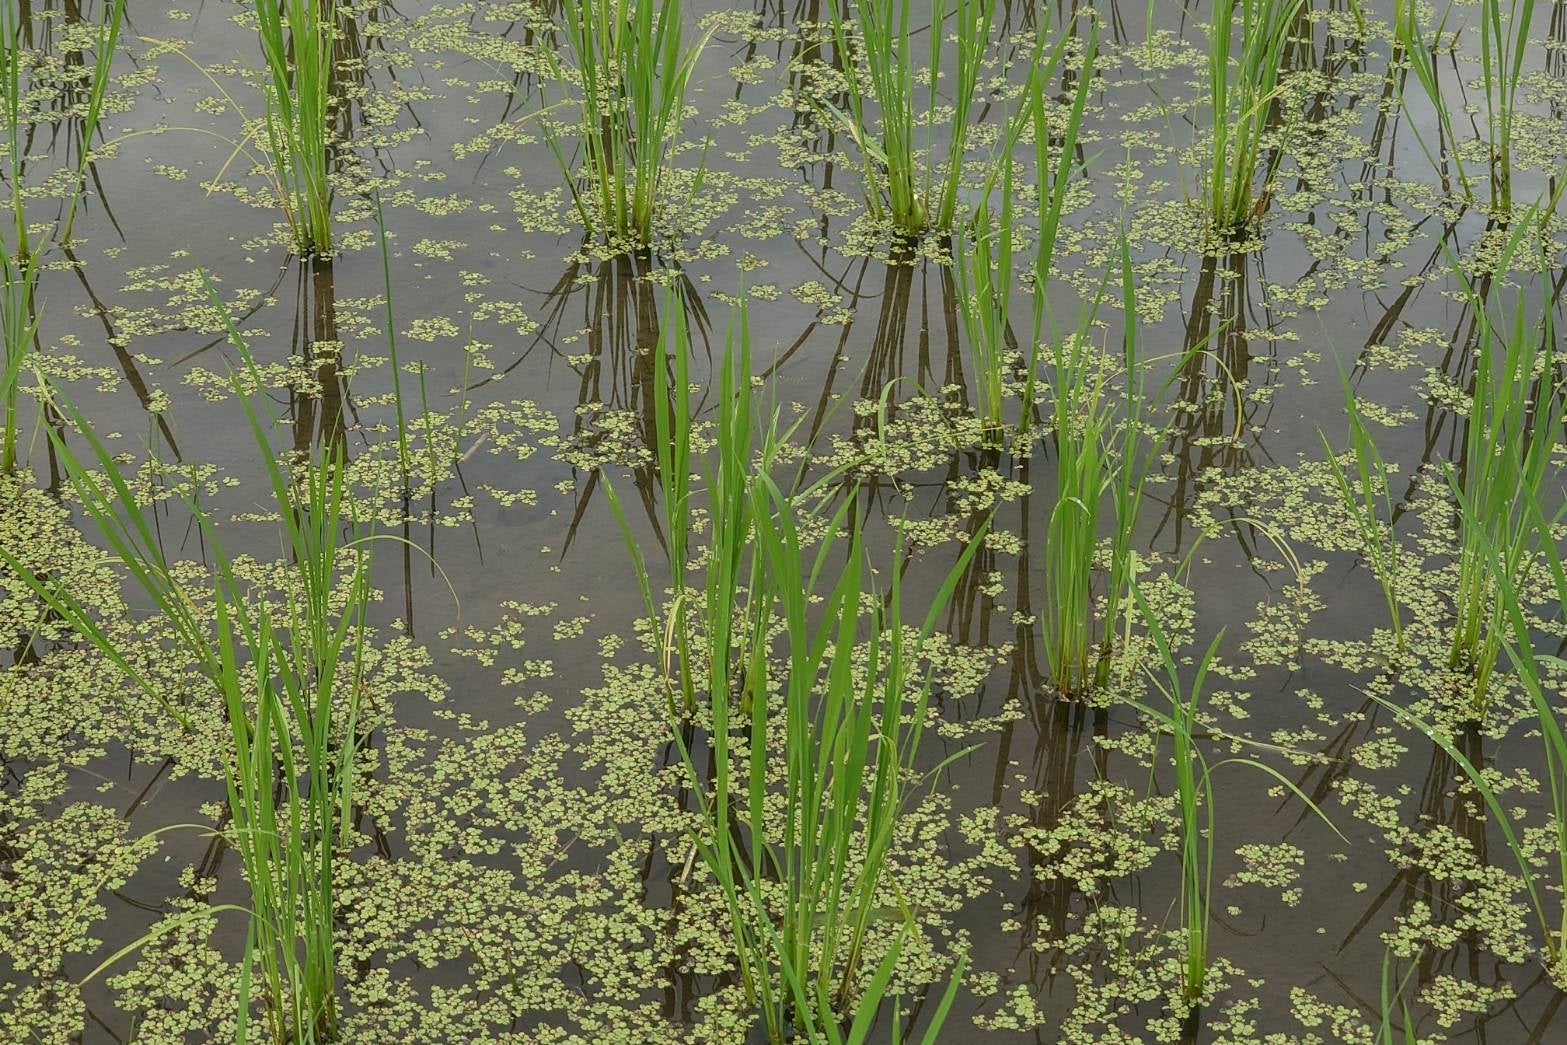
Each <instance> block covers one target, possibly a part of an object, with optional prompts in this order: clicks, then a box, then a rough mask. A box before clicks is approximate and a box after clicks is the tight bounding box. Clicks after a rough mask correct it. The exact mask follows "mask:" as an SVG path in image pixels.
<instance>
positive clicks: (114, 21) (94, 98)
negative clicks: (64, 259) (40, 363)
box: [0, 0, 125, 475]
mask: <svg viewBox="0 0 1567 1045" xmlns="http://www.w3.org/2000/svg"><path fill="white" fill-rule="evenodd" d="M24 10H25V9H24V8H20V7H18V6H17V5H15V4H11V3H7V4H5V5H4V6H3V7H0V48H3V52H0V133H3V142H0V149H3V153H0V155H3V157H4V163H5V176H4V180H5V184H6V186H7V187H8V188H9V190H10V199H9V200H7V201H6V203H7V206H6V210H7V214H6V217H5V219H4V220H3V221H0V280H3V283H4V285H3V286H0V412H3V416H0V474H6V475H9V474H11V473H13V472H14V471H15V470H16V467H17V464H18V457H19V436H18V431H17V427H18V424H19V423H20V422H19V407H20V403H19V399H18V397H19V394H20V387H19V386H20V382H21V377H22V373H23V371H24V369H25V367H26V361H27V357H28V354H29V353H30V352H31V350H32V347H33V343H34V340H35V339H36V336H37V333H38V307H39V301H38V294H37V290H38V281H39V276H40V274H41V273H42V271H43V257H44V255H45V254H46V253H47V252H48V250H49V247H50V245H51V244H52V242H53V241H54V239H55V237H56V236H58V237H59V238H60V239H62V240H68V239H69V238H70V235H71V229H72V227H73V224H74V222H75V218H76V211H77V207H78V205H79V204H80V202H81V197H82V185H83V180H84V176H85V173H86V170H87V165H88V162H89V161H90V159H91V152H90V147H91V145H92V141H93V139H94V137H95V136H96V135H97V133H98V125H99V122H100V121H101V119H102V116H103V102H104V97H105V95H106V93H107V92H108V88H109V72H110V66H111V65H112V63H113V61H114V49H115V46H116V45H117V44H118V42H119V38H120V25H121V23H122V21H123V20H124V16H125V3H124V0H114V2H113V3H110V4H106V5H105V6H104V9H103V15H102V18H101V19H100V21H99V23H98V25H97V27H96V40H95V41H94V56H93V67H92V70H91V72H90V79H89V81H88V85H87V99H86V106H85V109H84V111H83V114H82V118H81V119H82V123H81V141H82V147H81V149H80V150H78V152H77V155H76V160H75V162H74V163H73V164H71V169H70V171H69V178H68V179H67V180H66V182H65V190H64V192H65V199H64V213H63V215H62V216H61V217H60V219H59V220H58V222H57V223H56V224H54V225H53V226H52V227H51V228H50V229H49V230H48V231H47V232H44V233H39V232H38V231H37V229H36V227H35V223H34V219H33V218H31V217H30V216H29V214H28V212H27V204H26V200H27V197H28V188H27V184H26V178H27V166H28V162H29V157H28V156H27V155H26V151H27V150H26V142H27V139H28V133H29V126H30V124H31V118H32V109H33V105H34V104H35V102H34V101H33V100H31V99H30V95H31V93H32V91H33V87H34V85H33V83H32V81H31V68H30V63H29V58H28V55H27V53H26V51H25V50H24V48H23V29H24V26H23V11H24Z"/></svg>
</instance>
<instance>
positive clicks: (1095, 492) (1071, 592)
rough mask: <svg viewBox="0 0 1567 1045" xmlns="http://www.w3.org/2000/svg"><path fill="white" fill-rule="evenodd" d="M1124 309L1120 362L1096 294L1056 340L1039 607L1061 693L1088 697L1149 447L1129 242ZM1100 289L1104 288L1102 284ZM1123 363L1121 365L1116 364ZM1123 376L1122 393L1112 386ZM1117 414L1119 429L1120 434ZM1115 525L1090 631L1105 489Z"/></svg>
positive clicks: (1102, 654) (1122, 576)
mask: <svg viewBox="0 0 1567 1045" xmlns="http://www.w3.org/2000/svg"><path fill="white" fill-rule="evenodd" d="M1120 282H1121V305H1122V308H1123V312H1124V318H1123V321H1124V323H1125V332H1124V335H1123V341H1122V345H1123V350H1122V357H1121V360H1120V361H1119V366H1118V367H1117V366H1114V365H1112V363H1111V362H1110V361H1109V360H1107V359H1105V358H1104V357H1103V356H1102V355H1101V353H1100V351H1099V349H1098V346H1097V345H1096V344H1095V342H1094V339H1093V337H1092V336H1091V334H1092V331H1093V324H1094V319H1095V316H1096V314H1097V310H1098V301H1097V295H1096V301H1095V303H1094V305H1093V306H1092V307H1090V308H1088V309H1085V310H1084V312H1083V314H1082V317H1081V319H1080V320H1079V323H1078V326H1077V328H1076V330H1074V331H1073V332H1072V333H1071V334H1070V335H1069V336H1067V337H1061V338H1055V339H1053V341H1052V344H1051V348H1050V366H1049V368H1048V371H1047V373H1048V374H1049V389H1050V391H1049V402H1050V404H1051V408H1052V409H1051V436H1050V443H1051V445H1052V446H1053V448H1054V449H1055V452H1056V491H1055V493H1056V496H1055V503H1054V506H1053V507H1052V508H1051V511H1050V521H1049V527H1048V529H1047V531H1046V538H1045V576H1046V582H1045V583H1046V588H1045V597H1044V605H1043V608H1042V612H1041V619H1042V622H1043V624H1042V628H1043V638H1044V642H1043V648H1044V654H1045V661H1046V667H1047V670H1048V672H1049V677H1050V681H1051V683H1052V685H1053V686H1054V688H1055V690H1056V692H1058V693H1060V694H1063V695H1073V696H1084V695H1086V694H1088V693H1089V692H1090V691H1092V690H1093V689H1094V688H1095V686H1096V685H1103V684H1104V683H1105V682H1106V681H1107V679H1108V672H1109V658H1110V649H1111V644H1112V639H1111V636H1112V635H1113V633H1114V631H1115V628H1116V625H1117V622H1118V621H1119V619H1120V616H1121V613H1122V611H1123V610H1124V608H1125V605H1126V602H1125V599H1126V597H1127V594H1128V591H1127V586H1128V584H1129V582H1130V578H1131V562H1132V548H1131V540H1132V534H1133V531H1134V530H1135V529H1136V526H1137V517H1138V514H1139V512H1140V509H1141V502H1142V491H1143V483H1144V480H1145V478H1146V476H1147V472H1148V467H1149V463H1150V462H1149V450H1150V447H1149V446H1148V441H1147V438H1146V433H1145V432H1144V427H1143V416H1144V411H1145V404H1144V392H1143V383H1142V367H1143V360H1141V359H1139V354H1138V340H1137V309H1136V287H1135V283H1134V280H1133V275H1132V263H1131V254H1130V247H1129V245H1128V244H1127V243H1126V241H1125V238H1124V237H1123V239H1122V243H1121V257H1120ZM1101 293H1102V291H1101ZM1117 371H1119V373H1117ZM1118 376H1119V377H1121V378H1122V379H1123V380H1124V381H1125V390H1124V394H1123V395H1122V396H1120V397H1117V396H1114V395H1112V394H1111V392H1110V384H1111V382H1112V381H1113V380H1114V379H1115V378H1116V377H1118ZM1118 413H1119V414H1120V415H1121V437H1120V439H1119V440H1117V439H1116V438H1115V427H1116V416H1117V414H1118ZM1107 496H1109V498H1110V508H1111V511H1112V514H1113V519H1112V526H1113V528H1114V529H1113V533H1112V536H1111V541H1110V549H1109V551H1110V556H1109V570H1108V584H1107V587H1106V590H1105V608H1104V615H1103V619H1102V622H1101V623H1102V632H1103V633H1102V636H1101V638H1100V639H1099V640H1098V641H1096V640H1095V638H1094V596H1093V577H1094V572H1095V563H1096V561H1097V559H1098V549H1099V528H1100V522H1101V520H1102V519H1103V514H1104V513H1103V507H1104V502H1105V498H1106V497H1107Z"/></svg>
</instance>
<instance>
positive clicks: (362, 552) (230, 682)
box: [0, 286, 371, 1042]
mask: <svg viewBox="0 0 1567 1045" xmlns="http://www.w3.org/2000/svg"><path fill="white" fill-rule="evenodd" d="M209 293H210V286H209ZM211 297H212V301H213V304H214V306H215V307H216V308H218V309H219V310H220V312H222V314H223V315H224V318H225V321H226V322H227V324H228V331H229V336H230V339H231V341H232V343H233V345H234V347H235V348H236V350H237V351H238V352H239V354H240V356H241V358H242V360H243V361H244V376H243V377H241V376H240V375H237V374H236V375H231V386H232V389H233V391H234V392H235V394H236V396H237V397H238V399H239V401H240V402H241V404H242V405H243V408H244V411H245V417H246V420H247V422H248V424H249V427H250V430H251V433H252V435H253V436H254V438H255V442H256V447H257V449H258V451H259V455H260V457H261V458H262V459H263V460H264V461H265V466H266V471H267V474H268V476H269V479H270V483H271V487H272V496H273V499H274V501H275V503H276V505H277V512H278V517H279V519H280V520H281V526H282V537H283V545H284V550H285V554H286V557H287V561H288V562H289V563H290V565H291V566H292V569H291V571H290V573H289V578H288V581H287V583H286V586H285V588H284V590H283V592H282V599H281V604H276V603H274V602H272V601H269V600H268V599H267V598H266V597H264V596H258V595H257V594H255V592H254V590H253V589H254V583H253V578H252V577H250V576H249V575H248V574H247V573H245V572H244V571H243V570H241V569H240V568H239V567H238V566H237V565H236V563H235V562H234V561H233V560H232V559H230V558H229V556H228V555H227V554H226V553H225V551H224V548H223V544H222V542H221V540H220V539H219V531H218V530H217V528H216V526H215V524H214V520H213V519H212V517H211V516H210V515H209V514H208V513H207V512H206V511H205V510H204V509H203V508H202V507H201V505H200V504H199V503H197V502H196V501H195V500H193V499H192V500H191V501H190V502H189V507H190V509H191V511H192V514H193V516H194V518H195V522H196V524H197V525H198V526H199V527H200V530H201V533H202V537H203V540H204V541H205V543H206V546H207V547H208V548H209V549H211V550H212V553H213V556H214V558H215V565H214V567H213V571H212V584H211V587H210V589H205V590H191V589H190V588H189V587H188V584H187V582H182V581H181V580H180V579H179V577H178V574H177V572H176V571H175V570H174V569H173V568H172V566H171V564H170V563H169V562H168V561H167V559H166V558H165V556H164V552H163V550H162V545H161V543H160V541H159V538H158V535H157V532H156V529H155V526H156V524H155V522H154V521H153V520H152V519H151V518H150V517H149V512H148V510H147V509H146V508H145V507H144V506H143V505H142V504H141V502H140V501H139V500H138V497H137V494H136V492H135V491H133V490H132V489H131V487H130V485H129V484H128V483H127V482H126V480H125V479H124V478H123V477H122V476H121V474H120V472H119V470H118V466H117V464H116V462H115V459H114V455H113V452H112V451H111V450H110V449H109V447H108V446H107V445H106V444H105V443H104V442H103V440H102V439H101V438H100V437H99V436H98V435H97V434H96V433H95V431H94V429H93V426H92V425H91V424H90V423H89V421H88V420H87V418H85V417H84V416H83V415H82V414H81V413H80V412H79V411H78V410H77V409H76V408H75V407H74V406H73V405H71V404H70V403H69V402H66V401H64V400H63V398H59V397H56V403H55V405H56V406H57V407H58V408H59V409H61V410H62V412H63V413H64V414H65V416H67V417H68V419H69V420H70V421H71V422H72V423H73V427H74V429H75V433H76V434H77V435H78V436H79V437H80V438H81V439H82V440H83V443H84V445H85V446H86V447H87V450H88V453H87V454H86V455H85V456H83V455H79V454H78V453H77V451H76V450H75V449H74V448H73V447H72V445H71V444H70V442H68V441H67V439H66V437H65V436H64V435H62V434H61V433H58V432H56V431H55V430H54V429H52V428H51V429H50V438H51V440H52V442H53V444H54V448H55V451H56V454H57V455H58V457H59V459H60V461H61V462H62V464H63V466H64V469H65V472H66V474H67V476H68V477H69V479H70V481H71V483H72V485H73V487H74V488H75V490H76V493H77V496H78V498H79V499H80V501H81V504H82V506H83V508H84V509H85V511H86V514H87V515H88V516H89V517H90V518H91V520H92V521H93V523H94V524H95V525H96V528H97V530H98V532H99V533H100V534H101V535H102V537H103V539H104V541H105V542H106V543H107V544H108V546H109V549H110V551H111V552H112V553H113V554H114V555H115V557H116V558H117V560H118V561H119V562H120V563H121V565H122V566H123V567H124V568H125V570H126V571H127V572H128V573H129V574H130V577H131V579H132V580H133V581H134V582H135V584H136V586H137V587H138V588H139V589H140V590H141V592H142V593H143V594H144V595H145V596H146V597H147V598H148V599H149V600H150V601H151V603H152V605H153V606H154V607H155V608H156V610H157V611H158V612H159V613H160V614H162V615H163V616H164V617H165V618H166V619H167V620H168V621H169V623H170V624H171V626H172V631H173V634H174V636H175V642H176V647H177V650H178V654H179V655H181V656H184V657H188V658H189V659H190V661H191V662H192V663H194V664H196V665H198V666H199V667H200V669H201V671H202V673H203V674H204V675H205V676H206V677H207V679H208V681H209V682H210V683H211V685H212V687H213V694H212V695H213V696H214V697H216V698H217V699H218V700H220V701H221V704H222V707H223V709H224V711H225V713H226V717H227V721H228V726H229V736H228V740H229V744H230V747H229V750H228V751H227V756H228V757H227V759H226V763H225V782H226V785H227V795H228V807H229V815H230V819H231V827H230V828H229V833H230V835H231V837H230V844H231V845H232V846H233V847H234V848H235V849H237V850H238V851H239V853H240V857H241V859H242V861H243V863H244V869H245V879H246V882H247V884H248V887H249V906H248V922H249V929H248V933H247V937H246V948H245V955H244V959H243V965H242V971H241V1000H240V1005H241V1008H240V1011H239V1014H238V1028H239V1030H238V1034H239V1039H240V1040H244V1038H245V1034H246V1027H247V1026H248V1024H249V1022H250V1019H251V1014H250V994H251V991H252V989H255V990H257V991H259V994H260V996H261V1000H262V1005H263V1010H264V1019H265V1022H266V1032H267V1034H268V1036H269V1037H270V1039H271V1040H272V1041H276V1042H322V1041H329V1040H332V1039H333V1038H334V1037H335V1036H336V1027H337V1021H338V1013H339V1001H338V996H337V972H336V956H335V953H334V948H333V937H334V932H335V918H336V911H335V909H334V899H333V898H334V881H335V879H336V877H337V867H338V861H339V860H341V859H342V855H343V854H342V845H343V838H344V836H345V833H346V831H347V830H348V818H349V817H350V815H351V810H352V807H353V791H354V779H355V775H356V773H357V769H356V767H355V764H354V762H355V756H356V754H357V752H358V751H359V750H360V748H361V746H362V744H363V740H364V737H363V735H362V734H363V730H362V728H361V726H360V716H361V712H362V708H363V701H364V689H363V686H362V682H361V679H362V672H363V654H364V624H365V612H366V608H367V606H368V604H369V600H370V594H371V590H370V567H371V554H370V549H371V537H369V536H368V535H366V534H364V533H363V532H361V531H358V530H357V529H355V524H354V522H353V518H352V516H353V512H352V507H351V500H350V494H349V492H348V489H347V485H346V479H345V461H344V459H343V457H342V456H341V455H340V453H339V452H338V451H337V450H336V449H326V450H323V451H320V452H318V453H316V454H314V455H313V456H312V457H311V458H310V459H309V460H308V461H305V462H303V463H302V469H301V475H300V476H299V477H298V478H297V479H296V478H295V477H294V476H293V475H291V474H290V473H289V472H288V471H287V470H285V468H284V467H283V466H282V465H280V464H279V462H278V460H277V459H276V458H275V457H274V455H273V451H272V448H271V445H270V443H269V441H268V438H267V431H266V428H265V426H264V425H263V422H262V419H261V417H260V415H259V414H258V413H257V411H256V407H255V406H254V405H253V404H252V402H251V400H250V398H249V396H248V395H247V393H246V392H245V385H246V384H247V383H248V384H252V385H256V386H258V387H259V384H260V373H259V371H258V370H257V368H256V366H255V364H254V362H253V361H252V359H251V356H250V354H249V352H248V350H247V349H246V347H245V343H244V341H243V340H242V339H241V338H240V336H239V334H238V331H237V330H236V329H235V328H234V325H233V322H232V320H231V319H229V318H228V315H227V312H226V310H224V309H223V305H222V303H221V301H220V300H219V299H218V298H217V296H216V295H215V294H212V295H211ZM345 526H346V527H347V528H349V529H350V531H351V532H352V536H350V537H348V538H345V536H344V530H345ZM0 554H3V553H0ZM6 559H7V562H8V564H9V565H10V566H11V567H12V568H13V569H16V570H17V572H18V573H19V574H21V575H22V576H23V577H24V579H25V580H26V582H27V584H28V585H29V587H31V588H32V589H33V590H34V592H35V593H37V594H38V595H39V596H40V597H42V598H43V599H45V600H46V601H47V602H48V603H49V605H50V606H51V607H52V608H53V609H54V610H55V611H56V612H57V613H59V614H60V616H61V618H62V619H63V620H65V621H66V622H68V623H69V624H70V625H71V626H72V627H73V628H75V629H76V630H77V631H78V632H79V633H80V634H81V635H82V636H83V637H85V638H86V639H87V640H88V641H89V642H91V643H92V644H93V645H94V646H95V647H96V648H97V649H98V651H99V652H100V653H102V654H103V655H104V656H105V657H107V658H108V659H109V660H110V662H111V663H113V664H114V665H115V666H116V667H118V668H119V669H120V670H121V671H122V672H124V673H125V675H126V677H127V678H128V679H129V680H130V682H131V683H132V684H134V685H136V686H138V687H139V688H140V689H141V690H142V691H143V692H145V693H146V694H147V695H148V696H150V697H152V698H153V699H155V700H157V701H158V702H159V703H161V704H163V705H164V706H165V707H167V708H168V709H169V710H170V711H171V712H172V713H173V714H174V715H175V716H176V717H177V718H178V719H179V720H180V721H181V722H184V721H185V716H184V715H183V713H182V711H181V709H180V708H179V707H177V706H174V705H172V704H170V703H169V701H168V698H167V696H166V695H165V694H164V693H163V692H162V691H161V690H160V689H159V688H158V686H157V684H156V683H155V682H153V681H151V680H149V679H147V678H146V677H145V676H144V675H143V674H142V673H141V672H140V671H138V670H137V668H136V667H135V666H133V665H132V664H131V663H130V662H129V661H128V660H127V658H126V657H125V656H123V655H122V653H121V652H120V651H119V650H118V649H117V648H116V647H115V645H114V642H113V640H112V639H111V638H110V637H109V635H108V634H107V633H106V632H105V631H104V630H103V629H102V628H101V627H100V626H99V624H98V623H97V621H96V619H95V618H94V615H93V613H92V611H91V610H90V609H89V608H87V607H86V606H84V605H83V604H82V603H81V602H80V601H78V600H77V599H76V598H75V597H74V596H73V594H72V593H70V592H68V591H62V590H60V589H58V588H56V587H55V586H53V585H51V584H49V583H48V582H47V581H46V580H44V579H41V578H38V577H34V576H32V575H30V574H27V573H26V571H25V570H24V569H22V568H21V567H20V564H19V563H17V562H15V561H14V560H11V559H10V556H9V555H6ZM201 607H209V609H205V610H204V609H202V608H201ZM121 953H124V952H121ZM100 968H101V967H100Z"/></svg>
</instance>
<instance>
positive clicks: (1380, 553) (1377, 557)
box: [1317, 370, 1404, 651]
mask: <svg viewBox="0 0 1567 1045" xmlns="http://www.w3.org/2000/svg"><path fill="white" fill-rule="evenodd" d="M1339 378H1340V383H1341V384H1342V386H1343V389H1344V410H1345V412H1346V413H1348V415H1349V454H1350V457H1351V459H1352V460H1353V461H1354V473H1353V474H1351V473H1350V472H1349V470H1347V469H1346V468H1345V467H1344V463H1343V462H1342V461H1341V460H1340V459H1339V455H1338V454H1337V453H1335V452H1334V450H1333V447H1332V444H1330V443H1329V442H1328V437H1327V436H1326V435H1324V434H1323V433H1322V432H1321V430H1320V429H1319V430H1318V432H1317V435H1318V437H1319V438H1320V439H1321V440H1322V447H1323V449H1324V450H1326V451H1327V454H1328V465H1329V467H1330V468H1332V469H1333V478H1334V482H1335V483H1336V484H1337V488H1338V492H1339V501H1340V503H1341V504H1343V506H1344V509H1345V511H1346V512H1347V513H1348V514H1349V518H1350V521H1351V522H1352V523H1353V524H1354V527H1355V532H1356V533H1357V534H1358V535H1359V537H1360V547H1361V550H1362V552H1363V553H1364V554H1365V557H1366V561H1367V562H1368V563H1369V564H1370V566H1371V572H1372V573H1373V574H1375V575H1376V578H1377V583H1378V584H1379V585H1381V587H1382V598H1383V600H1384V601H1385V602H1386V603H1387V612H1388V618H1389V620H1390V622H1391V623H1392V627H1393V641H1394V643H1395V645H1396V648H1397V649H1399V650H1400V651H1402V650H1403V648H1404V616H1403V603H1402V601H1401V600H1400V598H1399V588H1400V585H1401V583H1402V577H1403V565H1402V558H1403V556H1402V549H1401V547H1400V545H1399V542H1398V535H1397V534H1396V533H1395V532H1394V530H1393V505H1392V501H1391V491H1392V484H1391V483H1390V482H1389V472H1388V466H1387V462H1386V461H1384V460H1383V459H1382V454H1381V453H1380V452H1379V451H1378V450H1377V444H1376V442H1375V441H1374V440H1373V439H1372V438H1371V433H1370V431H1369V430H1368V429H1367V428H1366V423H1365V420H1364V419H1363V418H1362V417H1361V413H1360V406H1359V404H1358V403H1357V402H1356V401H1355V390H1354V388H1353V387H1352V386H1351V385H1350V383H1349V377H1348V375H1346V374H1344V373H1343V372H1342V370H1340V373H1339Z"/></svg>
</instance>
